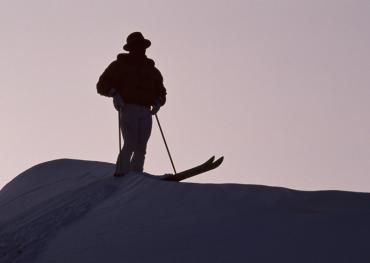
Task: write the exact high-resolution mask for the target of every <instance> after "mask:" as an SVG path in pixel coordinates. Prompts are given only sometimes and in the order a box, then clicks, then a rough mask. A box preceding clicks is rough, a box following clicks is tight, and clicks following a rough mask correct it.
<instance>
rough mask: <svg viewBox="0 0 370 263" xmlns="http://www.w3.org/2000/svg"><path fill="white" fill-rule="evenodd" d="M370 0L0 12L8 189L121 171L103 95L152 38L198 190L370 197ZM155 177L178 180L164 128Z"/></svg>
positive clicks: (4, 3) (176, 153) (169, 109)
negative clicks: (206, 168)
mask: <svg viewBox="0 0 370 263" xmlns="http://www.w3.org/2000/svg"><path fill="white" fill-rule="evenodd" d="M369 25H370V1H369V0H305V1H300V0H280V1H275V0H260V1H257V0H254V1H252V0H243V1H226V0H225V1H217V0H216V1H215V0H206V1H196V0H191V1H189V0H187V1H170V0H167V1H163V0H155V1H154V0H153V1H107V0H105V1H103V0H101V1H93V0H89V1H87V0H84V1H83V0H59V1H57V0H42V1H41V0H33V1H28V0H23V1H18V0H1V2H0V28H1V42H0V47H1V49H0V52H1V59H0V72H1V74H0V81H1V87H2V88H1V92H2V94H1V97H0V120H1V130H0V140H1V141H0V145H1V150H0V160H1V166H2V167H1V177H0V187H2V186H3V185H4V184H6V183H7V182H9V181H10V180H11V179H12V178H14V177H15V176H16V175H17V174H19V173H20V172H22V171H24V170H25V169H27V168H29V167H30V166H32V165H35V164H38V163H40V162H45V161H48V160H52V159H57V158H74V159H84V160H96V161H107V162H114V161H115V158H116V155H117V151H118V135H117V133H118V131H117V129H118V128H117V113H116V112H115V110H114V109H113V107H112V103H111V101H110V100H109V99H108V98H105V97H102V96H99V95H98V94H97V93H96V88H95V84H96V82H97V79H98V77H99V76H100V74H101V73H102V72H103V70H104V69H105V68H106V66H107V65H108V64H109V63H110V62H111V61H113V60H114V59H115V57H116V55H117V54H118V53H120V52H122V46H123V44H124V43H125V40H126V37H127V35H128V34H129V33H131V32H133V31H141V32H142V33H143V34H144V36H145V37H147V38H149V39H150V40H151V41H152V46H151V47H150V48H149V49H148V51H147V55H148V56H149V57H151V58H153V59H154V60H155V61H156V65H157V67H158V68H159V69H160V70H161V72H162V74H163V76H164V79H165V86H166V87H167V90H168V102H167V104H166V105H165V107H164V108H163V109H162V110H161V111H160V113H159V117H160V120H161V122H162V126H163V129H164V131H165V134H166V136H167V140H168V143H169V145H170V149H171V151H172V154H173V158H174V161H175V164H176V166H177V170H183V169H186V168H190V167H191V166H193V165H196V164H198V163H200V162H202V161H204V160H206V159H207V158H208V157H209V156H211V155H214V154H215V155H217V156H219V155H224V156H225V162H224V164H223V166H222V167H220V168H218V169H217V170H215V171H213V172H210V173H208V174H204V175H202V176H198V177H195V178H193V179H192V181H194V182H211V183H228V182H230V183H248V184H266V185H278V186H285V187H290V188H297V189H306V190H316V189H343V190H355V191H367V192H369V191H370V161H369V160H370V122H369V113H370V30H369ZM153 124H154V126H153V133H152V137H151V139H150V142H149V145H148V154H147V161H146V166H145V169H146V171H147V172H150V173H154V174H156V173H157V174H160V173H164V172H171V165H170V162H169V160H168V156H167V154H166V151H165V147H164V145H163V142H162V139H161V137H160V133H159V131H158V127H157V126H156V124H155V122H154V123H153Z"/></svg>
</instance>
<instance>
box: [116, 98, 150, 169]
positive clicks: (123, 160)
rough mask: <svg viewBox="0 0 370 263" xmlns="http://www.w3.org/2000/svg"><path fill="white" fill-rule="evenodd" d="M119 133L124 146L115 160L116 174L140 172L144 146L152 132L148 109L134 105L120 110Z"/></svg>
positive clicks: (142, 163) (144, 152)
mask: <svg viewBox="0 0 370 263" xmlns="http://www.w3.org/2000/svg"><path fill="white" fill-rule="evenodd" d="M121 131H122V136H123V140H124V144H123V148H122V150H121V152H120V154H119V155H118V158H117V165H116V172H117V173H120V174H122V173H128V172H129V171H135V172H142V171H143V168H144V161H145V154H146V146H147V143H148V140H149V137H150V134H151V131H152V114H151V112H150V109H149V108H147V107H144V106H140V105H136V104H125V105H124V106H123V107H122V108H121Z"/></svg>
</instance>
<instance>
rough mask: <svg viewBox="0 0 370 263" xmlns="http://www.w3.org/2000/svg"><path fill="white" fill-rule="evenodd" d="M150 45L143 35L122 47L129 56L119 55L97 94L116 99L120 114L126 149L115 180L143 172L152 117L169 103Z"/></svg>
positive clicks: (119, 159)
mask: <svg viewBox="0 0 370 263" xmlns="http://www.w3.org/2000/svg"><path fill="white" fill-rule="evenodd" d="M150 45H151V41H150V40H148V39H145V38H144V36H143V35H142V33H140V32H133V33H131V34H130V35H129V36H128V37H127V43H126V44H125V45H124V46H123V49H124V50H126V51H128V52H129V53H120V54H118V56H117V59H116V60H115V61H113V62H112V63H111V64H110V65H109V66H108V67H107V69H106V70H105V71H104V72H103V74H102V75H101V76H100V78H99V81H98V83H97V91H98V93H99V94H101V95H103V96H108V97H113V104H114V107H115V108H116V110H118V111H119V112H120V124H121V126H120V128H121V131H122V136H123V140H124V145H123V148H122V150H121V151H120V153H119V155H118V157H117V162H116V171H115V173H114V176H124V175H125V174H127V173H128V172H130V171H135V172H142V171H143V167H144V160H145V154H146V147H147V142H148V140H149V137H150V133H151V129H152V115H154V114H156V113H157V112H158V111H159V109H160V107H162V106H163V105H164V104H165V102H166V95H167V92H166V89H165V87H164V85H163V77H162V75H161V73H160V71H159V70H158V69H157V68H156V67H155V63H154V61H153V60H152V59H149V58H148V57H147V56H146V54H145V52H146V49H147V48H148V47H150Z"/></svg>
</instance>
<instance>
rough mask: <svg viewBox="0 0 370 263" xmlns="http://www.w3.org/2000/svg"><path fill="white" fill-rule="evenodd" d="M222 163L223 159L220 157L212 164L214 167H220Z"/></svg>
mask: <svg viewBox="0 0 370 263" xmlns="http://www.w3.org/2000/svg"><path fill="white" fill-rule="evenodd" d="M223 161H224V157H223V156H221V157H220V158H218V159H217V160H216V161H214V162H213V163H214V164H215V165H216V166H220V165H221V164H222V162H223Z"/></svg>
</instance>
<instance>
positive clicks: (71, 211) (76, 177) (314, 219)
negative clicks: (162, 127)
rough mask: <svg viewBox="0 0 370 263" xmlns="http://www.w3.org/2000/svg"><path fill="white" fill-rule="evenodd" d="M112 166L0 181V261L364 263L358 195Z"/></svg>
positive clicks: (367, 206)
mask: <svg viewBox="0 0 370 263" xmlns="http://www.w3.org/2000/svg"><path fill="white" fill-rule="evenodd" d="M113 170H114V165H113V164H109V163H102V162H91V161H80V160H69V159H62V160H55V161H51V162H46V163H43V164H39V165H37V166H35V167H32V168H31V169H29V170H27V171H25V172H24V173H22V174H20V175H19V176H18V177H16V178H15V179H14V180H13V181H11V182H10V183H9V184H7V185H6V186H5V187H4V188H3V189H2V190H1V191H0V262H1V263H2V262H4V263H5V262H6V263H10V262H27V263H31V262H40V263H46V262H47V263H50V262H55V263H58V262H72V263H74V262H76V263H77V262H91V263H94V262H294V263H296V262H370V194H368V193H354V192H341V191H317V192H305V191H295V190H290V189H286V188H280V187H268V186H258V185H238V184H193V183H177V182H166V181H161V180H159V179H158V178H156V177H155V176H152V175H149V174H138V173H136V174H135V173H131V174H129V175H127V176H125V177H122V178H114V177H112V176H111V174H112V172H113ZM225 176H226V175H225Z"/></svg>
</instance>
